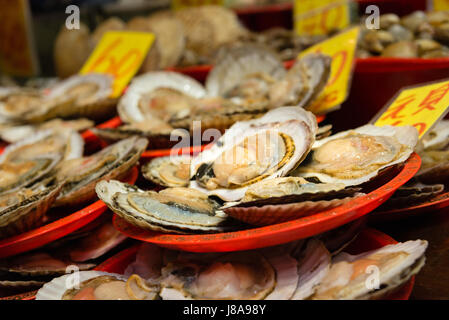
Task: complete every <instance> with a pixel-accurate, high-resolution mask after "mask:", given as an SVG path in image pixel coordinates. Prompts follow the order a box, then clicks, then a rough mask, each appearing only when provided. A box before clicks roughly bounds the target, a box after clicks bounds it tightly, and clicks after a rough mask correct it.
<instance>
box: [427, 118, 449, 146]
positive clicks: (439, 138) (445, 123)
mask: <svg viewBox="0 0 449 320" xmlns="http://www.w3.org/2000/svg"><path fill="white" fill-rule="evenodd" d="M422 143H423V147H424V149H425V150H441V149H443V148H445V147H447V146H448V145H449V120H440V121H439V122H438V123H437V124H436V125H435V127H434V128H432V129H431V130H430V132H429V133H428V134H426V136H425V137H424V138H423V139H422Z"/></svg>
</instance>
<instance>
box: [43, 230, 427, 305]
mask: <svg viewBox="0 0 449 320" xmlns="http://www.w3.org/2000/svg"><path fill="white" fill-rule="evenodd" d="M426 248H427V242H426V241H424V240H416V241H407V242H404V243H398V244H394V245H387V246H385V247H382V248H380V249H376V250H372V251H368V252H364V253H361V254H358V255H350V254H348V253H346V252H342V253H339V254H338V255H336V256H334V257H332V256H331V254H330V253H329V251H328V249H327V248H326V246H325V245H324V243H323V242H321V241H320V240H318V239H315V238H311V239H308V240H306V241H297V242H293V243H288V244H285V245H282V246H278V247H271V248H265V249H262V250H253V251H244V252H233V253H205V254H198V253H196V254H195V253H185V252H177V251H171V250H167V249H162V248H158V247H156V246H154V245H149V244H144V245H141V246H140V248H139V250H138V252H137V254H136V259H135V261H134V262H132V263H131V264H130V265H128V267H127V268H126V270H125V274H124V275H117V274H111V273H104V272H93V271H90V272H85V271H84V272H81V277H82V282H81V286H80V288H79V289H76V290H74V289H67V288H66V287H64V286H63V285H62V284H63V280H65V278H66V277H67V276H63V277H60V278H56V279H54V280H52V281H51V282H49V283H47V284H45V285H44V286H43V287H42V288H41V289H40V290H39V291H38V293H37V296H36V298H37V299H45V300H61V299H72V300H80V299H88V300H102V299H128V300H131V299H134V300H137V299H138V300H144V299H163V300H186V299H187V300H210V299H213V300H220V299H224V300H238V299H246V300H310V299H313V300H323V299H327V300H329V299H335V300H339V299H340V300H341V299H375V298H380V297H384V296H385V295H387V294H388V293H390V292H392V291H394V289H396V288H398V287H400V286H401V285H402V284H403V283H405V282H406V281H407V280H408V279H410V277H411V276H413V275H414V274H416V273H417V272H419V270H420V269H421V268H422V267H423V264H424V261H425V256H424V253H425V251H426ZM373 267H377V268H379V278H380V280H379V284H378V285H377V286H375V287H373V288H367V287H366V286H365V285H364V284H365V282H366V281H367V278H368V277H369V268H373ZM367 270H368V271H367ZM89 280H90V281H89ZM103 286H104V287H106V286H107V287H109V290H106V288H103ZM124 289H126V290H124ZM136 291H137V293H138V294H137V293H136ZM106 292H107V294H106ZM125 292H127V295H126V294H125Z"/></svg>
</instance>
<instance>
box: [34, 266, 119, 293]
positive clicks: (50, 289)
mask: <svg viewBox="0 0 449 320" xmlns="http://www.w3.org/2000/svg"><path fill="white" fill-rule="evenodd" d="M101 276H111V277H115V278H116V279H117V280H122V281H126V280H127V278H126V277H125V276H123V275H121V274H116V273H107V272H100V271H82V272H78V273H77V274H66V275H64V276H61V277H58V278H55V279H53V280H52V281H50V282H48V283H46V284H44V286H43V287H42V288H41V289H39V291H38V292H37V293H36V300H62V297H63V295H64V294H65V292H66V291H68V290H70V289H72V288H75V286H76V285H77V284H79V283H82V282H84V281H87V280H90V279H93V278H97V277H101ZM74 279H79V282H77V281H74Z"/></svg>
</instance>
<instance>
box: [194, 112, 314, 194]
mask: <svg viewBox="0 0 449 320" xmlns="http://www.w3.org/2000/svg"><path fill="white" fill-rule="evenodd" d="M316 130H317V124H316V118H315V116H314V115H313V114H311V113H309V112H307V111H305V110H303V109H301V108H298V107H284V108H278V109H274V110H272V111H270V112H268V113H267V114H265V115H264V116H263V117H262V118H259V119H255V120H250V121H245V122H237V123H236V124H234V125H233V126H232V127H231V128H230V129H229V130H227V131H226V133H225V134H224V135H223V136H221V138H220V139H219V140H218V141H217V142H216V143H215V144H214V145H213V146H212V147H211V148H209V149H207V150H204V151H203V152H202V153H200V154H199V155H198V156H196V157H194V158H193V159H192V162H191V169H190V174H191V175H192V177H195V180H194V181H191V182H190V187H191V188H195V189H198V190H200V191H203V192H205V193H207V194H209V195H216V196H218V197H220V198H221V199H223V200H225V201H237V200H240V199H241V198H243V196H244V194H245V192H246V189H247V188H248V186H249V185H251V184H253V183H256V182H258V181H261V180H263V179H273V178H277V177H282V176H285V175H287V174H288V173H289V172H290V171H292V170H294V169H295V168H296V167H297V166H298V165H299V164H300V163H301V161H302V160H303V159H304V157H305V156H306V155H307V153H308V152H309V150H310V148H311V145H312V144H313V141H314V140H315V134H316ZM268 138H269V141H268V140H267V141H268V142H267V144H266V145H264V144H263V142H264V139H268ZM251 139H252V140H251ZM254 139H256V140H254ZM251 142H253V143H251ZM259 146H260V148H261V149H260V150H257V148H259ZM254 147H256V151H257V153H256V151H254V155H255V156H259V155H261V154H262V155H264V156H265V157H267V160H268V161H271V162H269V163H268V164H267V163H265V165H266V166H268V165H271V167H270V168H268V170H266V171H265V172H262V173H260V170H259V167H254V170H252V169H253V168H251V166H250V165H248V164H245V161H246V160H245V159H243V158H242V159H239V155H240V156H246V154H245V153H244V152H243V153H242V152H238V150H240V149H243V150H242V151H246V150H247V148H254ZM283 148H285V150H284V151H283ZM228 155H229V156H228ZM248 155H250V156H251V153H250V151H248ZM222 158H223V159H222ZM278 158H279V159H278ZM262 160H264V161H265V160H266V159H258V161H260V162H261V163H262ZM229 161H231V162H229ZM276 161H277V162H276ZM273 162H275V164H274V165H273ZM240 166H241V168H240V169H239V167H240ZM220 168H223V169H226V170H228V169H229V170H231V173H229V174H228V173H226V170H224V171H223V170H221V169H220ZM244 168H246V169H244ZM247 169H248V170H249V169H251V170H250V171H248V170H247ZM253 171H254V172H253ZM240 172H242V173H245V172H246V173H245V174H244V177H241V176H240ZM248 172H251V174H248ZM221 176H223V178H225V179H226V181H222V180H223V179H221V178H220V177H221ZM234 180H235V182H233V181H234ZM225 182H226V183H227V184H228V185H224V184H225Z"/></svg>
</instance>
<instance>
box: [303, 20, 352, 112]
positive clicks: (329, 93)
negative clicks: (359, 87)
mask: <svg viewBox="0 0 449 320" xmlns="http://www.w3.org/2000/svg"><path fill="white" fill-rule="evenodd" d="M359 32H360V29H359V27H355V28H351V29H349V30H348V31H345V32H342V33H340V34H338V35H336V36H334V37H332V38H330V39H328V40H326V41H323V42H320V43H318V44H316V45H314V46H313V47H310V48H308V49H307V50H304V51H302V52H301V53H300V54H299V57H303V56H305V55H307V54H309V53H314V52H316V53H323V54H326V55H328V56H331V57H332V63H331V75H330V77H329V81H328V82H327V84H326V87H325V88H324V90H323V92H322V93H321V95H320V96H319V97H318V99H317V100H316V101H315V102H314V103H313V104H312V105H311V106H310V107H309V108H308V109H309V110H310V111H312V112H313V113H315V114H323V113H326V112H329V111H330V110H332V109H334V108H336V107H338V106H339V105H340V104H342V103H343V102H344V101H345V100H346V98H347V96H348V92H349V87H350V84H351V78H352V72H353V65H354V56H355V51H356V48H357V39H358V37H359Z"/></svg>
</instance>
